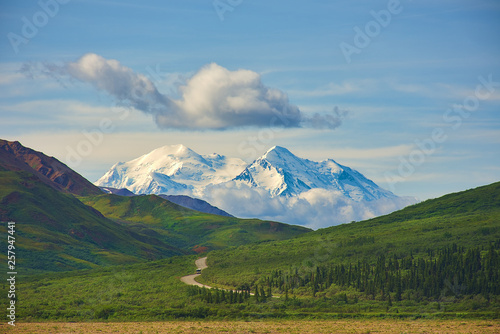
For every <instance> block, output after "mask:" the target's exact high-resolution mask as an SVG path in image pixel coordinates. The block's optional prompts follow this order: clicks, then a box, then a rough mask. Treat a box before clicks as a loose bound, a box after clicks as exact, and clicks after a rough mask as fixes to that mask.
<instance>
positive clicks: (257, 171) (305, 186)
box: [234, 146, 396, 201]
mask: <svg viewBox="0 0 500 334" xmlns="http://www.w3.org/2000/svg"><path fill="white" fill-rule="evenodd" d="M234 180H235V181H239V182H243V183H246V184H247V185H249V186H251V187H255V188H261V189H265V190H266V191H268V192H269V193H270V195H271V196H272V197H275V196H297V195H299V194H301V193H303V192H306V191H309V190H311V189H316V188H320V189H326V190H335V191H339V192H341V193H342V194H343V195H344V196H346V197H348V198H350V199H353V200H355V201H361V200H366V201H371V200H374V199H379V198H394V197H396V196H395V195H394V194H393V193H391V192H390V191H387V190H384V189H382V188H380V187H379V186H377V185H376V184H375V183H373V182H372V181H371V180H369V179H367V178H366V177H364V176H363V175H362V174H361V173H359V172H357V171H355V170H353V169H351V168H349V167H346V166H343V165H340V164H338V163H336V162H335V161H334V160H332V159H328V160H324V161H321V162H315V161H311V160H307V159H302V158H299V157H297V156H295V155H294V154H292V153H291V152H290V151H289V150H287V149H286V148H284V147H280V146H274V147H272V148H271V149H269V150H268V151H267V152H266V153H265V154H264V155H263V156H261V157H260V158H258V159H257V160H255V161H254V162H253V163H251V164H250V165H249V166H248V167H247V168H246V169H245V170H244V171H243V172H242V173H241V174H240V175H238V176H237V177H236V178H235V179H234Z"/></svg>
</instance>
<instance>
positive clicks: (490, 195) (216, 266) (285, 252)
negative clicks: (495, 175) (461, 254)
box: [203, 182, 500, 286]
mask: <svg viewBox="0 0 500 334" xmlns="http://www.w3.org/2000/svg"><path fill="white" fill-rule="evenodd" d="M499 239H500V182H499V183H494V184H492V185H488V186H484V187H479V188H476V189H473V190H468V191H464V192H460V193H455V194H450V195H446V196H443V197H441V198H438V199H433V200H428V201H425V202H422V203H419V204H416V205H413V206H410V207H407V208H405V209H403V210H400V211H397V212H394V213H392V214H389V215H386V216H383V217H378V218H374V219H370V220H367V221H362V222H355V223H351V224H345V225H340V226H334V227H330V228H326V229H321V230H318V231H315V232H311V233H308V234H305V235H302V236H299V237H297V238H294V239H290V240H286V241H281V242H272V243H266V244H260V245H253V244H251V245H245V246H241V247H238V248H231V249H226V250H221V251H214V252H211V253H210V255H209V261H208V265H209V268H208V269H207V270H206V271H205V272H204V273H203V281H204V282H206V283H209V284H219V285H221V286H238V285H241V284H243V283H249V284H253V283H255V282H257V281H259V280H262V277H263V276H265V275H271V274H272V273H273V271H275V270H277V269H278V270H282V271H286V272H291V271H295V270H298V271H302V272H308V271H310V270H315V269H316V267H318V266H320V267H328V266H332V265H338V264H344V265H347V266H349V265H354V264H357V263H358V261H359V262H366V263H368V264H369V265H375V264H376V263H377V261H378V260H379V259H380V257H381V256H384V257H385V258H386V259H388V258H394V257H395V258H397V259H403V258H405V257H407V256H412V257H413V258H414V259H416V258H423V259H429V258H431V257H432V254H436V253H437V251H438V250H440V249H443V248H446V247H451V246H452V245H453V244H456V245H458V246H460V247H464V248H465V249H470V248H474V247H483V248H485V249H487V248H488V247H489V245H490V244H491V243H492V242H495V241H497V240H499ZM483 253H484V252H483ZM429 254H430V255H429ZM497 269H498V268H497Z"/></svg>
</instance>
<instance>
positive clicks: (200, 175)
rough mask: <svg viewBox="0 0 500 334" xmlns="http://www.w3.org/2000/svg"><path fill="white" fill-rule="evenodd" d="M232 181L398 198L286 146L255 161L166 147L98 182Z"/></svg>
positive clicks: (172, 187) (174, 191)
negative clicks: (303, 156)
mask: <svg viewBox="0 0 500 334" xmlns="http://www.w3.org/2000/svg"><path fill="white" fill-rule="evenodd" d="M229 181H233V182H234V183H236V184H244V185H247V186H248V187H250V188H259V189H264V190H266V191H267V192H268V193H269V194H270V196H271V197H277V196H287V197H291V196H297V195H299V194H301V193H304V192H307V191H309V190H311V189H317V188H319V189H326V190H333V191H338V192H340V193H341V194H342V195H344V196H345V197H347V198H349V199H352V200H355V201H361V200H366V201H370V200H374V199H379V198H394V197H396V196H395V195H394V194H392V193H391V192H390V191H387V190H384V189H382V188H380V187H379V186H377V185H376V184H375V183H374V182H372V181H371V180H369V179H367V178H366V177H364V176H363V175H362V174H361V173H359V172H357V171H355V170H353V169H351V168H349V167H347V166H343V165H340V164H338V163H337V162H335V161H334V160H332V159H328V160H324V161H321V162H315V161H311V160H308V159H302V158H299V157H297V156H295V155H294V154H293V153H291V152H290V151H289V150H288V149H286V148H284V147H280V146H274V147H272V148H270V149H269V150H268V151H267V152H266V153H265V154H264V155H262V156H261V157H260V158H258V159H256V160H255V161H254V162H252V163H251V164H247V163H245V162H244V161H243V160H241V159H238V158H227V157H225V156H222V155H219V154H216V153H214V154H210V155H200V154H198V153H196V152H194V151H193V150H191V149H189V148H188V147H186V146H184V145H169V146H164V147H160V148H158V149H155V150H153V151H151V152H150V153H148V154H145V155H143V156H141V157H139V158H137V159H134V160H131V161H129V162H125V163H122V162H119V163H117V164H115V165H114V166H113V167H111V169H110V170H109V171H108V172H107V173H106V174H105V175H104V176H102V177H101V178H100V179H99V180H98V181H97V182H96V183H95V184H96V185H97V186H100V187H112V188H126V189H128V190H130V191H132V192H134V193H136V194H169V195H178V194H184V195H185V194H193V195H195V196H200V197H202V196H203V193H204V191H205V189H206V188H207V187H208V186H216V185H222V184H225V183H227V182H229Z"/></svg>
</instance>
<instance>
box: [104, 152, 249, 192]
mask: <svg viewBox="0 0 500 334" xmlns="http://www.w3.org/2000/svg"><path fill="white" fill-rule="evenodd" d="M245 166H246V163H245V162H244V161H243V160H241V159H238V158H227V157H224V156H222V155H219V154H216V153H214V154H210V155H200V154H198V153H196V152H194V151H193V150H191V149H189V148H187V147H186V146H184V145H169V146H164V147H160V148H158V149H156V150H153V151H152V152H150V153H148V154H145V155H143V156H141V157H139V158H137V159H134V160H131V161H129V162H125V163H123V162H119V163H117V164H115V165H114V166H113V167H111V169H110V170H109V171H108V172H107V173H106V174H104V175H103V176H102V177H101V178H100V179H99V180H98V181H97V182H95V185H97V186H100V187H111V188H127V189H128V190H130V191H132V192H134V193H136V194H170V195H171V194H194V195H199V194H201V192H203V189H204V188H205V187H206V186H208V185H213V184H219V183H223V182H226V181H229V180H231V179H233V178H234V177H235V176H237V175H238V174H239V173H241V171H242V170H243V169H244V168H245Z"/></svg>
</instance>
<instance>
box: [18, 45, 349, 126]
mask: <svg viewBox="0 0 500 334" xmlns="http://www.w3.org/2000/svg"><path fill="white" fill-rule="evenodd" d="M23 70H24V72H25V73H26V74H27V75H28V76H32V77H33V76H34V75H33V73H32V72H41V74H44V75H47V76H51V77H54V78H55V79H57V80H66V81H67V79H68V78H69V79H76V80H78V81H81V82H85V83H89V84H91V85H93V86H94V87H95V88H96V89H98V90H99V91H104V92H106V93H107V94H109V95H111V96H112V97H113V98H114V99H115V100H116V101H117V103H118V104H119V105H124V106H129V107H133V108H135V109H137V110H141V111H143V112H145V113H147V114H151V115H153V117H154V118H155V120H156V123H157V125H158V126H159V127H160V128H164V129H191V130H193V129H213V130H225V129H230V128H240V127H248V126H250V127H285V128H294V127H301V126H306V127H319V128H328V129H333V128H336V127H338V126H339V125H340V124H341V120H340V119H339V117H338V115H336V114H335V113H327V114H320V113H316V114H315V115H314V116H312V117H309V116H305V115H304V114H303V113H301V111H300V110H299V108H298V107H297V106H295V105H293V104H291V103H290V102H289V100H288V96H287V94H285V93H284V92H282V91H280V90H278V89H275V88H270V87H267V86H265V85H264V84H263V83H262V81H261V77H260V75H259V74H258V73H256V72H253V71H250V70H243V69H240V70H236V71H230V70H228V69H226V68H224V67H222V66H219V65H217V64H215V63H212V64H208V65H206V66H204V67H203V68H201V69H200V70H199V71H198V72H197V73H196V74H194V75H193V76H192V77H191V78H190V79H189V80H187V81H186V83H185V84H184V85H181V86H180V87H179V93H180V98H178V99H174V98H171V97H168V96H167V95H165V94H162V93H160V92H159V91H158V88H157V87H156V85H155V84H154V83H153V82H152V81H151V80H150V79H149V78H147V77H146V76H145V75H143V74H140V73H136V72H134V71H133V70H132V69H130V68H128V67H126V66H123V65H122V64H121V63H120V62H118V61H117V60H114V59H105V58H103V57H101V56H99V55H97V54H93V53H89V54H86V55H84V56H82V57H81V58H80V59H79V60H77V61H76V62H71V63H67V64H65V65H63V66H59V65H54V64H43V65H42V67H41V69H40V66H30V65H29V64H25V66H24V68H23ZM318 125H319V126H318Z"/></svg>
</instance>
